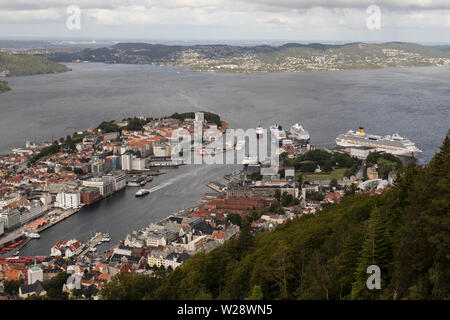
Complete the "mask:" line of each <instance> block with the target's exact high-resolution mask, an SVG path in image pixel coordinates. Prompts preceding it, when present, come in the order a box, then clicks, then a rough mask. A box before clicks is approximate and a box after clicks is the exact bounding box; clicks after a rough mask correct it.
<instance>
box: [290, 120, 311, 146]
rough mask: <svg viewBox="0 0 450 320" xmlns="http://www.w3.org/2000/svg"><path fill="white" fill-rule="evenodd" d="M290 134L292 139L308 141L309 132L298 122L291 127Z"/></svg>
mask: <svg viewBox="0 0 450 320" xmlns="http://www.w3.org/2000/svg"><path fill="white" fill-rule="evenodd" d="M291 135H292V138H293V139H294V140H297V141H300V142H303V143H309V132H308V131H306V130H305V129H304V128H303V127H302V126H301V125H300V124H298V123H296V124H294V125H293V126H292V127H291Z"/></svg>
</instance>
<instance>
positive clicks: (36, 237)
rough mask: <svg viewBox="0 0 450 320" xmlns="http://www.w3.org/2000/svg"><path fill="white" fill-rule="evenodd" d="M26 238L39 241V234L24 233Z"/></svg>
mask: <svg viewBox="0 0 450 320" xmlns="http://www.w3.org/2000/svg"><path fill="white" fill-rule="evenodd" d="M26 236H27V237H30V238H31V239H40V238H41V235H40V234H39V233H26Z"/></svg>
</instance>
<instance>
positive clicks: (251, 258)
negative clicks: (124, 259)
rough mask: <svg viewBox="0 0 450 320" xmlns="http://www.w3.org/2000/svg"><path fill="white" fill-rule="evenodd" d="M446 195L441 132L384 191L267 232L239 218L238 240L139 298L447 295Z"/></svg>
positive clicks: (448, 146) (449, 240) (447, 164)
mask: <svg viewBox="0 0 450 320" xmlns="http://www.w3.org/2000/svg"><path fill="white" fill-rule="evenodd" d="M449 190H450V139H449V137H448V136H447V137H446V138H445V141H444V144H443V146H442V147H441V150H440V152H438V153H437V154H436V155H435V156H434V157H433V159H432V160H431V161H430V163H429V164H428V165H427V166H424V167H422V166H418V165H416V164H413V163H410V164H408V165H407V166H405V167H403V168H402V169H400V170H399V173H398V177H397V180H396V184H395V185H394V186H393V187H392V188H391V189H390V190H387V191H386V192H384V193H382V194H380V195H375V196H371V195H367V194H352V193H348V194H347V195H346V196H345V197H344V198H343V199H342V201H341V202H340V203H338V204H334V205H330V206H327V207H325V208H324V209H323V210H322V211H320V212H318V213H316V214H315V215H302V216H300V217H298V218H296V219H294V220H293V221H291V222H289V223H286V224H284V225H280V226H278V227H277V228H276V229H275V230H274V231H271V232H258V233H256V234H252V233H251V232H250V228H249V226H250V224H249V223H248V222H249V221H247V219H245V221H244V222H243V224H242V228H241V231H240V235H239V237H238V238H237V239H233V240H230V241H228V242H227V243H225V245H224V246H222V247H220V248H217V249H214V250H213V251H211V252H209V253H208V254H205V253H199V254H196V255H195V256H193V257H192V258H190V259H189V260H187V261H186V262H185V263H184V264H183V265H182V266H180V267H178V268H176V269H175V270H174V271H173V272H171V273H170V274H169V275H168V276H167V277H166V278H164V279H162V281H161V283H160V285H158V286H157V288H156V289H155V290H154V291H152V290H153V289H154V288H155V287H154V286H150V285H148V290H149V292H148V293H146V294H148V295H149V296H152V297H155V298H158V299H209V298H211V299H245V298H249V299H250V298H255V299H256V298H260V297H263V298H264V299H336V300H337V299H449V298H450V273H449V272H448V271H449V270H450V256H449V247H450V228H449V226H450V216H449V214H448V204H449V201H448V200H449ZM372 264H375V265H378V266H379V267H380V269H381V290H377V289H374V290H375V291H371V290H369V289H368V288H367V287H366V281H367V278H368V277H369V276H370V275H369V274H367V273H366V269H367V266H368V265H372ZM113 285H114V286H119V288H122V287H123V288H130V290H131V287H130V286H127V285H123V286H122V285H120V283H119V282H114V284H111V286H113ZM136 287H138V288H139V286H138V284H136ZM118 290H119V289H118ZM120 290H122V289H120ZM141 296H142V294H141V295H139V297H141Z"/></svg>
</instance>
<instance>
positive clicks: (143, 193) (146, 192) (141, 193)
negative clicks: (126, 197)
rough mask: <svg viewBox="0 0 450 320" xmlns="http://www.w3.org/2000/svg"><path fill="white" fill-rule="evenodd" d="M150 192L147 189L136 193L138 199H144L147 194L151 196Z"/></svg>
mask: <svg viewBox="0 0 450 320" xmlns="http://www.w3.org/2000/svg"><path fill="white" fill-rule="evenodd" d="M149 193H150V191H148V190H146V189H140V190H139V191H138V192H136V194H135V196H136V197H142V196H145V195H147V194H149Z"/></svg>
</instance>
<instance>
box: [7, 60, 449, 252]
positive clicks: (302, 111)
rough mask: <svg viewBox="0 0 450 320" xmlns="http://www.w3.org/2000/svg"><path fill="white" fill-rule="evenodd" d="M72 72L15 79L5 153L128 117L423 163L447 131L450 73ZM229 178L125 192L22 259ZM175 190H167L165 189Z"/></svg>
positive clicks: (194, 174) (184, 180)
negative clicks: (399, 149) (361, 142)
mask: <svg viewBox="0 0 450 320" xmlns="http://www.w3.org/2000/svg"><path fill="white" fill-rule="evenodd" d="M69 67H70V68H72V69H73V71H71V72H67V73H62V74H50V75H39V76H26V77H12V78H9V79H8V81H9V83H10V86H11V88H12V90H11V91H9V92H6V93H2V94H0V115H1V117H0V137H1V139H0V153H6V152H8V151H9V149H10V148H11V147H13V146H23V145H24V143H25V140H32V141H36V140H37V141H40V140H50V139H52V137H53V139H58V138H59V137H62V136H64V137H65V136H66V135H67V134H71V133H73V132H74V131H78V130H84V129H86V128H88V127H91V126H96V125H97V124H98V123H100V122H101V121H103V120H113V119H118V120H121V119H123V118H127V117H129V116H135V115H145V116H149V117H160V116H163V115H170V114H172V113H174V112H187V111H197V110H204V111H211V112H214V113H218V114H220V115H221V117H222V118H223V119H224V120H225V121H227V122H228V123H229V124H230V126H231V127H233V128H243V129H247V128H255V127H256V126H258V125H262V126H263V127H268V126H270V125H272V124H275V123H279V124H281V125H283V126H284V127H286V128H288V127H289V126H290V125H291V124H293V123H295V122H300V123H301V124H302V125H303V126H304V127H305V128H306V129H307V130H308V131H309V132H310V134H311V143H312V144H314V145H318V146H321V147H323V146H333V145H334V138H335V137H336V136H337V135H338V134H339V133H341V132H345V131H347V130H349V129H356V128H357V127H358V126H363V127H365V128H366V130H367V131H368V132H370V133H374V134H380V135H384V134H391V133H394V132H398V133H399V134H400V135H402V136H405V137H407V138H409V139H411V140H412V141H413V142H415V143H416V145H417V146H418V147H419V148H420V149H422V150H423V153H422V154H420V155H419V161H420V162H427V161H429V160H430V158H431V156H432V155H433V154H434V152H435V151H436V150H437V149H438V147H439V146H440V144H441V143H442V140H443V138H444V136H445V133H446V132H447V130H448V129H449V123H450V66H446V67H421V68H402V69H399V68H395V69H381V70H355V71H341V72H308V73H260V74H235V73H228V74H227V73H210V72H190V71H186V70H184V69H182V68H172V67H155V66H148V65H106V64H94V63H80V64H69ZM231 170H233V168H228V167H225V166H214V167H210V166H196V167H191V166H186V167H183V168H180V169H178V170H175V171H174V172H172V173H170V174H168V175H164V176H160V177H157V178H155V180H154V181H153V182H152V183H151V186H158V185H162V184H164V186H163V187H162V188H160V189H158V190H155V191H154V192H153V193H151V194H150V195H149V196H147V197H145V198H142V199H136V198H135V197H134V192H135V191H136V190H134V189H127V190H125V191H123V192H121V193H118V194H116V195H114V196H113V197H111V198H109V199H105V200H103V201H101V202H99V203H97V204H95V205H94V206H91V207H89V208H84V209H82V210H81V211H80V212H79V213H78V214H76V215H74V216H72V217H70V218H69V219H67V220H65V221H63V222H61V223H60V224H58V225H56V226H54V227H52V228H50V229H48V230H46V231H44V232H43V233H42V234H41V236H42V238H41V239H40V240H33V241H32V242H31V243H30V244H28V245H27V246H26V247H25V248H24V249H22V251H21V255H32V254H37V255H40V254H49V251H50V250H49V248H50V246H52V245H53V244H54V243H55V242H56V241H58V240H62V239H69V238H77V239H82V240H86V239H87V238H88V237H89V234H92V233H93V232H94V230H95V231H102V232H110V233H111V235H112V240H113V241H112V242H111V243H115V242H117V240H119V239H121V238H123V237H124V236H125V235H126V234H127V233H128V232H130V231H132V230H134V229H136V228H139V227H142V226H145V225H147V224H148V223H150V222H152V221H157V220H159V219H161V218H163V217H165V216H167V215H169V214H171V213H173V212H175V211H178V210H181V209H184V208H186V207H188V206H190V205H192V204H194V203H195V202H196V201H197V198H198V197H199V196H200V195H201V194H203V193H205V192H209V191H210V190H209V189H208V188H207V187H205V185H204V184H205V183H207V182H208V181H211V180H216V179H218V178H220V177H221V176H223V174H224V173H226V172H229V171H231ZM167 181H169V182H170V183H167Z"/></svg>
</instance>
